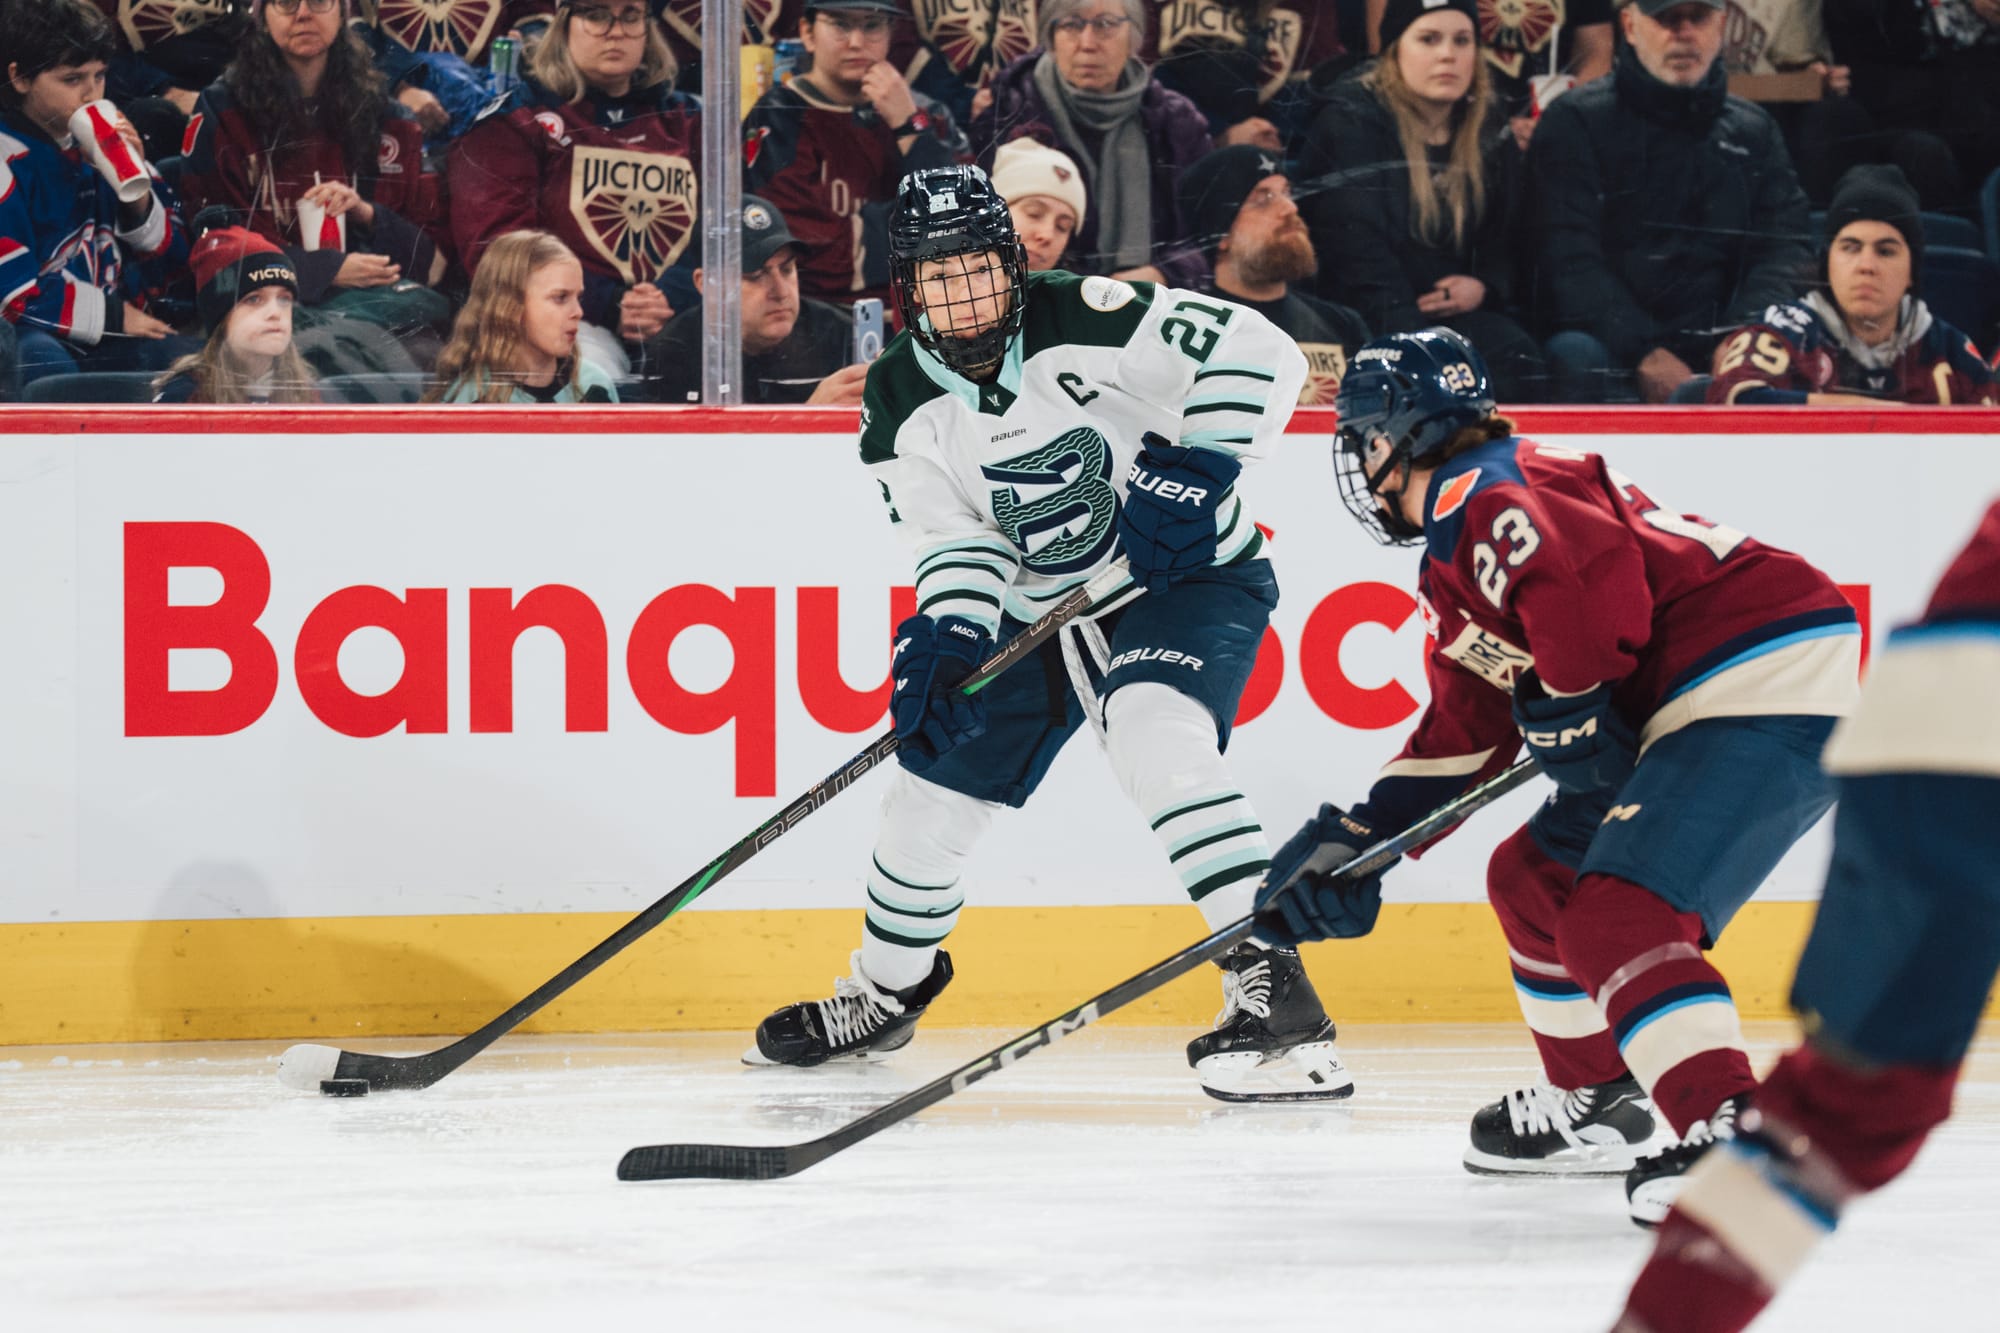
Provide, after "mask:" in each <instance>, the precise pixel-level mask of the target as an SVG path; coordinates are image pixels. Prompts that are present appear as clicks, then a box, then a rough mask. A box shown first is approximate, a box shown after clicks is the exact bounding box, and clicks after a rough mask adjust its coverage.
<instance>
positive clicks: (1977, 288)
mask: <svg viewBox="0 0 2000 1333" xmlns="http://www.w3.org/2000/svg"><path fill="white" fill-rule="evenodd" d="M1923 297H1924V303H1925V304H1926V305H1928V306H1930V308H1931V313H1932V314H1934V315H1936V316H1937V317H1938V318H1939V319H1942V320H1944V321H1945V322H1946V323H1948V324H1951V325H1953V326H1955V327H1956V328H1957V329H1958V330H1959V331H1960V332H1962V333H1965V334H1969V335H1970V336H1971V338H1972V340H1973V341H1974V342H1975V343H1978V344H1979V346H1980V348H1981V349H1982V350H1983V351H1985V352H1986V353H1987V354H1989V355H1990V354H1991V353H1992V351H1993V344H1994V340H1995V337H1996V330H2000V263H1995V262H1994V261H1993V260H1991V259H1989V258H1987V257H1986V255H1985V254H1983V253H1982V252H1980V251H1978V250H1965V249H1959V248H1957V247H1954V246H1949V245H1927V246H1925V247H1924V290H1923Z"/></svg>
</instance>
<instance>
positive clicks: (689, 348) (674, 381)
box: [646, 194, 868, 407]
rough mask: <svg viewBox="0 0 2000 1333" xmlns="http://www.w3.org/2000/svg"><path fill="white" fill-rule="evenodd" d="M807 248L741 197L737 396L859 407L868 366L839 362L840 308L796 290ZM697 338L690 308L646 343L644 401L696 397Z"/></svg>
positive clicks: (849, 341)
mask: <svg viewBox="0 0 2000 1333" xmlns="http://www.w3.org/2000/svg"><path fill="white" fill-rule="evenodd" d="M809 253H810V252H809V251H808V250H807V249H806V247H805V246H804V245H802V244H801V243H800V242H799V241H798V240H797V239H796V238H795V237H794V236H793V235H792V233H791V231H790V229H788V228H787V227H786V226H785V219H784V216H783V215H782V214H781V213H779V212H778V210H777V209H775V208H773V207H772V206H771V205H770V203H769V202H767V201H765V200H763V199H759V198H758V197H757V196H756V195H754V194H746V195H744V196H743V283H742V291H743V299H742V307H743V386H744V401H745V402H749V403H805V404H808V405H810V406H821V407H824V406H833V407H858V406H860V403H861V385H862V382H863V381H864V380H866V379H867V377H868V367H867V366H865V365H858V366H850V365H848V364H847V361H848V357H849V354H850V352H851V351H852V348H853V333H854V330H853V320H852V319H851V318H850V317H849V314H848V312H847V309H846V308H845V307H842V306H836V305H830V304H828V303H827V302H825V301H814V300H811V299H808V298H803V297H801V296H800V295H799V264H800V261H801V260H802V259H804V258H805V256H806V255H807V254H809ZM703 279H704V271H703V270H701V269H696V270H695V271H694V285H695V288H696V289H697V290H698V291H700V292H701V293H702V294H703V295H704V296H706V295H707V292H708V289H707V286H706V284H705V283H704V281H703ZM701 340H702V323H701V308H700V307H699V306H697V307H695V308H694V309H692V310H683V311H682V312H681V313H679V314H677V315H675V316H674V317H673V318H672V319H670V320H668V321H667V326H666V327H665V328H663V329H661V330H660V332H659V334H658V335H657V336H656V337H654V338H653V340H652V341H651V342H649V343H648V344H647V345H646V366H647V368H648V374H649V376H650V377H651V379H652V383H651V384H650V385H649V386H648V387H649V389H650V391H651V392H650V393H649V394H648V397H650V398H651V399H652V401H654V402H657V403H698V402H700V401H701V360H702V358H701Z"/></svg>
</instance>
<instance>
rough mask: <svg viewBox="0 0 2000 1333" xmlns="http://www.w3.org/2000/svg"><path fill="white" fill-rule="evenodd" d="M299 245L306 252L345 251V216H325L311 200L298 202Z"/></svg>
mask: <svg viewBox="0 0 2000 1333" xmlns="http://www.w3.org/2000/svg"><path fill="white" fill-rule="evenodd" d="M299 243H300V244H301V245H303V246H305V248H306V249H308V250H345V249H346V248H347V214H345V213H335V214H334V215H333V216H332V217H328V216H327V215H326V210H325V209H323V208H321V207H320V206H319V205H318V204H317V203H315V202H313V201H312V200H311V199H304V198H302V199H300V200H299Z"/></svg>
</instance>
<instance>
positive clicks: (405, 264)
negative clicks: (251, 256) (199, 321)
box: [181, 0, 451, 350]
mask: <svg viewBox="0 0 2000 1333" xmlns="http://www.w3.org/2000/svg"><path fill="white" fill-rule="evenodd" d="M346 18H347V13H346V9H345V6H344V4H343V3H342V0H255V2H254V3H253V4H252V6H251V11H250V30H249V32H248V33H247V34H246V35H245V37H244V40H243V44H242V47H241V49H240V50H239V51H238V52H237V54H236V58H235V59H234V60H232V61H231V62H230V65H229V68H228V69H227V70H225V71H224V72H223V75H222V77H221V78H220V79H218V80H217V81H216V82H214V83H212V84H210V85H209V86H208V88H207V90H206V91H204V92H203V93H202V95H201V100H200V101H199V102H198V103H197V104H196V109H195V116H194V120H193V122H192V123H191V130H192V134H193V140H194V141H193V144H192V145H191V147H190V148H189V151H188V152H187V153H186V155H185V158H184V165H183V168H182V176H181V183H182V188H183V190H184V192H185V193H186V195H187V201H188V208H189V212H190V215H192V214H193V213H194V212H197V211H199V210H201V209H204V208H219V209H221V210H224V212H225V213H226V218H225V221H226V222H227V223H229V224H233V225H237V226H242V227H247V228H249V229H250V230H251V231H254V232H256V233H257V234H258V235H260V236H262V237H264V238H265V239H266V240H269V241H272V242H274V243H275V244H277V245H278V246H279V247H280V248H281V249H282V250H283V251H284V252H285V256H286V258H288V259H289V260H290V261H291V264H292V267H293V270H294V271H295V272H296V273H297V275H298V308H297V310H296V311H295V312H294V323H295V325H296V326H297V328H298V329H299V330H300V331H301V332H302V333H303V332H305V331H307V330H310V329H313V328H315V327H318V326H320V325H322V324H325V323H326V322H328V321H329V320H331V319H333V318H336V317H341V316H345V317H349V318H353V319H358V320H360V321H362V322H363V323H365V324H370V325H374V326H376V327H379V328H383V329H386V330H388V331H389V332H390V333H392V334H395V335H398V336H399V337H403V338H405V339H408V338H412V337H414V338H417V339H419V340H420V341H423V340H432V339H434V338H435V337H436V335H438V334H441V333H442V332H443V331H444V329H445V328H446V327H447V326H448V325H449V323H450V319H451V309H450V306H449V305H448V304H447V303H446V301H445V299H444V298H443V297H442V296H440V295H438V293H437V292H435V291H434V290H432V286H433V284H435V283H436V282H437V281H438V280H439V279H440V278H441V277H442V276H443V275H444V271H445V263H446V257H445V254H444V252H443V251H442V250H441V248H440V246H439V241H440V240H441V239H442V233H443V221H444V218H443V204H442V200H441V198H440V183H439V180H438V177H437V175H436V174H435V173H434V172H431V171H428V170H426V169H425V165H424V158H423V131H422V129H421V128H420V127H419V126H418V124H417V123H416V122H415V121H413V120H410V119H408V118H407V117H405V116H404V115H403V114H402V111H401V108H399V107H397V106H396V105H395V103H393V102H392V101H391V100H390V99H389V97H388V95H387V92H386V90H385V89H384V87H383V82H382V76H381V75H380V74H379V73H377V72H376V70H375V67H374V64H373V62H372V61H371V60H370V58H369V55H368V50H367V48H366V47H365V46H363V45H362V44H361V40H360V39H359V38H358V37H356V36H355V35H354V34H353V33H351V32H349V31H348V30H347V28H346V27H345V26H343V25H344V23H345V21H346ZM431 346H432V348H433V350H434V349H435V346H436V342H435V341H431Z"/></svg>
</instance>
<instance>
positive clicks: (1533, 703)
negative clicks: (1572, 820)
mask: <svg viewBox="0 0 2000 1333" xmlns="http://www.w3.org/2000/svg"><path fill="white" fill-rule="evenodd" d="M1514 725H1515V726H1516V727H1518V728H1520V730H1521V739H1522V740H1524V741H1526V742H1527V743H1528V750H1529V752H1530V753H1532V754H1533V755H1534V756H1535V762H1537V763H1539V764H1540V765H1541V766H1542V772H1544V773H1546V774H1548V775H1549V777H1551V778H1552V779H1554V780H1555V784H1556V785H1557V786H1558V787H1561V788H1562V789H1563V790H1564V791H1567V792H1587V791H1599V790H1602V789H1603V788H1605V787H1611V788H1614V789H1615V788H1618V787H1622V786H1624V785H1625V779H1626V778H1629V777H1631V776H1632V766H1633V764H1635V763H1637V762H1638V757H1639V741H1638V738H1637V737H1636V736H1634V735H1633V734H1632V728H1631V727H1629V726H1627V725H1626V723H1625V719H1624V718H1622V717H1620V716H1618V713H1617V711H1616V710H1615V709H1613V708H1612V707H1611V686H1610V684H1609V682H1606V683H1605V684H1602V685H1599V686H1597V687H1596V688H1595V689H1590V690H1585V691H1584V692H1583V693H1582V694H1573V695H1570V696H1568V697H1567V698H1560V699H1558V698H1555V697H1552V696H1551V695H1550V694H1549V692H1548V690H1547V689H1546V688H1544V687H1543V685H1542V680H1541V677H1539V676H1537V675H1536V674H1535V669H1534V668H1533V667H1529V668H1528V669H1527V670H1526V671H1524V672H1522V673H1521V675H1520V676H1519V678H1517V679H1516V680H1515V682H1514Z"/></svg>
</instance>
